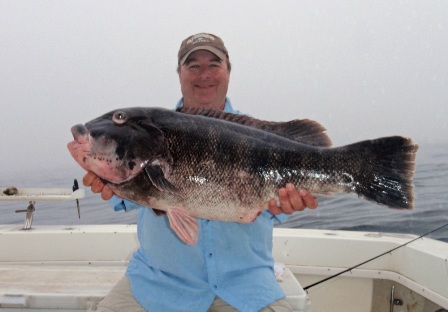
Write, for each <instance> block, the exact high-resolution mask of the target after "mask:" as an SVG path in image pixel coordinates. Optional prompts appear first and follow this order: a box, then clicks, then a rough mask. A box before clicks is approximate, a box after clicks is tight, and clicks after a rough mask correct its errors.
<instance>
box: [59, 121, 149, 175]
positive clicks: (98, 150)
mask: <svg viewBox="0 0 448 312" xmlns="http://www.w3.org/2000/svg"><path fill="white" fill-rule="evenodd" d="M71 132H72V135H73V139H74V140H73V141H71V142H69V143H68V144H67V148H68V150H69V151H70V154H71V155H72V157H73V158H74V159H75V161H76V162H77V163H78V164H79V165H80V166H81V167H82V168H83V169H84V170H86V171H92V172H93V173H95V174H96V175H97V176H98V177H100V178H101V179H103V180H105V181H107V182H109V183H112V184H121V183H125V182H127V181H130V180H132V179H133V178H135V177H136V176H137V175H138V174H140V173H141V172H142V171H144V169H145V167H146V166H147V165H148V163H149V161H148V160H145V159H140V158H133V159H128V158H127V157H118V155H117V153H116V150H117V143H116V142H115V141H114V140H111V139H110V138H107V137H96V138H93V137H92V136H91V135H90V131H89V130H88V128H87V127H86V126H85V125H82V124H79V125H75V126H73V127H72V128H71Z"/></svg>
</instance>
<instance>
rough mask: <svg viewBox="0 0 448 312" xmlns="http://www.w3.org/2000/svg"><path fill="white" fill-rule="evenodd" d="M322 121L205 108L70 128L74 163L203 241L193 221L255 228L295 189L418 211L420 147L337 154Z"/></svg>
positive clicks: (124, 114)
mask: <svg viewBox="0 0 448 312" xmlns="http://www.w3.org/2000/svg"><path fill="white" fill-rule="evenodd" d="M324 131H325V129H324V128H323V127H322V126H321V125H319V124H318V123H317V122H315V121H311V120H293V121H289V122H268V121H261V120H257V119H254V118H251V117H247V116H242V115H234V114H230V113H224V112H222V111H215V110H204V109H183V111H181V112H174V111H171V110H167V109H161V108H125V109H119V110H114V111H111V112H109V113H107V114H105V115H103V116H101V117H98V118H96V119H94V120H92V121H90V122H88V123H87V124H85V125H76V126H74V127H73V128H72V133H73V136H74V139H75V140H74V141H73V142H70V143H69V144H68V148H69V150H70V153H71V154H72V156H73V158H74V159H75V160H76V161H77V162H78V164H79V165H81V167H83V168H84V169H85V170H89V171H93V172H94V173H95V174H96V175H97V176H99V177H100V178H101V179H102V181H103V182H104V183H105V184H107V185H108V186H109V187H111V188H112V189H113V191H114V192H115V193H116V194H118V195H119V196H121V197H123V198H127V199H129V200H132V201H134V202H137V203H139V204H141V205H144V206H148V207H151V208H153V209H156V210H155V211H156V212H158V213H160V212H163V213H165V212H166V213H167V215H168V218H169V220H170V224H171V227H172V229H173V230H174V231H175V232H176V234H177V235H178V236H179V238H180V239H181V240H183V241H184V242H185V243H188V244H195V242H196V239H197V235H198V226H197V221H196V219H195V218H203V219H209V220H220V221H232V222H241V223H248V222H253V221H254V220H255V219H256V217H257V216H258V215H259V213H260V212H261V211H262V210H264V209H267V207H268V201H269V200H270V199H271V198H278V193H277V192H278V189H279V188H280V187H284V186H285V184H286V183H288V182H291V183H293V184H294V185H295V186H296V187H297V188H304V189H307V190H308V191H310V192H311V193H331V192H337V193H355V194H357V195H358V196H359V197H363V198H365V199H367V200H370V201H374V202H377V203H379V204H382V205H386V206H389V207H392V208H408V209H409V208H413V182H412V179H413V174H414V167H415V156H416V151H417V149H418V146H417V145H416V144H414V143H413V141H412V140H411V139H407V138H403V137H398V136H395V137H386V138H380V139H376V140H369V141H363V142H358V143H354V144H351V145H347V146H343V147H336V148H331V147H330V145H331V141H330V139H329V138H328V136H327V135H326V134H325V133H324Z"/></svg>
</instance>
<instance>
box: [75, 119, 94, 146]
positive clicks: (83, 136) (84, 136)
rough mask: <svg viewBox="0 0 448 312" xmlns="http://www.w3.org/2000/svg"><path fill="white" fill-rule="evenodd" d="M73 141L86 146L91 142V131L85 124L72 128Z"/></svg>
mask: <svg viewBox="0 0 448 312" xmlns="http://www.w3.org/2000/svg"><path fill="white" fill-rule="evenodd" d="M71 132H72V135H73V139H74V140H75V141H76V142H78V143H79V144H86V143H87V142H88V141H89V137H90V135H89V130H88V129H87V127H86V126H85V125H83V124H78V125H75V126H73V127H72V128H71Z"/></svg>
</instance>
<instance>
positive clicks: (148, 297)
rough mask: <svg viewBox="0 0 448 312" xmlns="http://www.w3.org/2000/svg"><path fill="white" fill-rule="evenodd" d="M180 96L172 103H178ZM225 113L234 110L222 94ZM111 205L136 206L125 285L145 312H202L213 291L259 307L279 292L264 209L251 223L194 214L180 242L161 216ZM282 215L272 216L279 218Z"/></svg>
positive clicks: (236, 303)
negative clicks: (192, 240)
mask: <svg viewBox="0 0 448 312" xmlns="http://www.w3.org/2000/svg"><path fill="white" fill-rule="evenodd" d="M182 104H183V102H182V99H181V100H180V101H179V103H178V104H177V107H180V106H182ZM224 111H226V112H231V113H237V114H239V113H240V112H239V111H237V110H234V109H233V108H232V105H231V103H230V100H229V99H228V98H226V104H225V109H224ZM111 205H112V206H113V207H114V208H115V210H121V209H125V210H126V211H129V210H132V209H138V222H137V232H138V239H139V242H140V248H139V249H138V250H137V251H136V252H135V253H134V254H133V256H132V258H131V260H130V262H129V266H128V269H127V272H126V274H127V276H128V278H129V280H130V283H131V290H132V293H133V294H134V296H135V298H136V300H137V301H138V302H139V303H140V305H141V306H142V307H144V308H145V309H146V310H147V311H151V312H158V311H160V312H171V311H173V312H174V311H186V312H191V311H207V310H208V308H209V307H210V305H211V304H212V302H213V300H214V298H215V296H219V297H220V298H221V299H223V300H224V301H226V302H227V303H229V304H230V305H232V306H233V307H235V308H236V309H238V310H239V311H248V312H249V311H259V310H261V309H262V308H264V307H266V306H267V305H269V304H271V303H272V302H274V301H277V300H279V299H281V298H283V297H284V296H285V294H284V293H283V291H282V289H281V287H280V286H279V284H278V282H277V281H276V278H275V274H274V269H273V266H274V260H273V257H272V230H273V224H274V220H275V219H277V218H276V217H275V216H273V215H272V214H271V213H269V212H268V211H267V210H265V211H264V212H263V213H262V214H261V215H260V216H259V217H258V218H257V219H256V221H255V222H253V223H249V224H241V223H235V222H220V221H209V220H204V219H197V220H198V223H199V237H198V241H197V244H196V245H195V246H190V245H186V244H185V243H183V242H182V241H181V240H180V239H179V238H178V237H177V235H176V234H175V233H174V232H173V231H172V230H171V228H170V226H169V221H168V219H167V217H166V215H164V216H156V215H155V213H154V212H153V210H152V209H148V208H147V207H143V206H140V205H138V204H136V203H134V202H132V201H129V200H122V199H120V198H118V197H116V196H114V197H113V198H112V199H111ZM284 218H285V216H284V215H282V216H280V217H279V218H278V220H283V219H284Z"/></svg>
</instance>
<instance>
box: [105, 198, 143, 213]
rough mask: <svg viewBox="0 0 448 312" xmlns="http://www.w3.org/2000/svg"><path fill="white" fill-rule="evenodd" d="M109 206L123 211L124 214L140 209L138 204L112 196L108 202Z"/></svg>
mask: <svg viewBox="0 0 448 312" xmlns="http://www.w3.org/2000/svg"><path fill="white" fill-rule="evenodd" d="M109 205H110V206H111V207H112V208H113V209H114V210H115V211H120V210H124V211H126V212H128V211H131V210H134V209H137V208H138V207H140V205H139V204H137V203H134V202H133V201H130V200H127V199H123V198H120V197H118V196H115V195H114V196H112V198H111V199H110V200H109Z"/></svg>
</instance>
